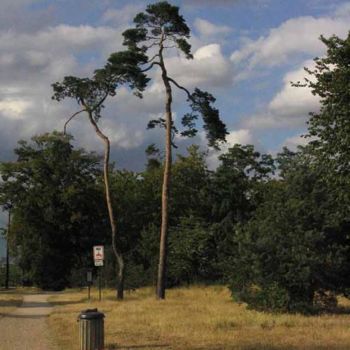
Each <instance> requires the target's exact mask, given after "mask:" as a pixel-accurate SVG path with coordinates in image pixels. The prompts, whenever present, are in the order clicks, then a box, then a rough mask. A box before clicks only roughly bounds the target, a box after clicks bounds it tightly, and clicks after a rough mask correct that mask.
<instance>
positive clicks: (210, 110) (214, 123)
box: [189, 88, 227, 148]
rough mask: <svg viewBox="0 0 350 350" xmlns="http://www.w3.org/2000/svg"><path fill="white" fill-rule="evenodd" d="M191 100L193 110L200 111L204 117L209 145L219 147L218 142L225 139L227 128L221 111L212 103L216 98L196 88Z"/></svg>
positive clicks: (204, 126)
mask: <svg viewBox="0 0 350 350" xmlns="http://www.w3.org/2000/svg"><path fill="white" fill-rule="evenodd" d="M189 100H190V102H191V107H192V110H193V111H194V112H199V113H200V114H201V115H202V117H203V122H204V125H203V128H204V130H205V131H206V135H207V139H208V145H209V146H210V147H214V148H218V143H219V142H223V141H225V137H226V135H227V130H226V126H225V124H224V123H223V122H222V121H221V120H220V117H219V111H218V110H217V109H216V108H214V107H213V106H212V105H211V104H212V103H214V102H215V98H214V97H213V96H212V95H211V94H209V93H208V92H205V91H201V90H200V89H198V88H196V89H195V91H194V93H193V94H192V95H191V98H190V99H189Z"/></svg>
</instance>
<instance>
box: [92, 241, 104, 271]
mask: <svg viewBox="0 0 350 350" xmlns="http://www.w3.org/2000/svg"><path fill="white" fill-rule="evenodd" d="M103 248H104V247H103V245H95V246H94V262H95V266H103V260H104V249H103Z"/></svg>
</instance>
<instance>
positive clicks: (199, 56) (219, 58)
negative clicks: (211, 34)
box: [167, 43, 232, 88]
mask: <svg viewBox="0 0 350 350" xmlns="http://www.w3.org/2000/svg"><path fill="white" fill-rule="evenodd" d="M193 57H194V58H193V60H187V59H185V58H183V57H171V58H169V59H168V60H167V67H168V71H169V74H170V75H171V76H172V77H173V78H175V79H176V80H177V81H178V83H180V84H181V85H184V86H187V87H189V88H190V87H194V86H199V87H203V86H204V87H208V86H210V87H211V88H213V87H225V86H230V85H231V84H232V71H231V63H230V61H229V60H228V59H226V58H225V57H224V55H223V54H222V52H221V46H220V45H219V44H217V43H214V44H210V45H205V46H202V47H200V48H199V49H198V50H197V51H195V52H194V54H193Z"/></svg>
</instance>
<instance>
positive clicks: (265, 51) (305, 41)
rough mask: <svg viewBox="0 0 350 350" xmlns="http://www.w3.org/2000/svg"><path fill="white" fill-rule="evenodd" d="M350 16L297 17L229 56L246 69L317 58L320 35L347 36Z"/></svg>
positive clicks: (319, 50) (323, 47)
mask: <svg viewBox="0 0 350 350" xmlns="http://www.w3.org/2000/svg"><path fill="white" fill-rule="evenodd" d="M349 19H350V13H348V14H345V13H344V11H343V15H342V16H339V15H336V16H334V17H322V18H315V17H311V16H308V17H298V18H292V19H289V20H287V21H285V22H283V23H282V24H281V25H280V26H279V27H276V28H272V29H271V30H270V32H269V34H268V35H267V36H261V37H260V38H258V39H257V40H246V42H245V44H244V45H243V47H242V48H240V49H239V50H236V51H234V52H233V53H232V55H231V61H232V62H233V63H234V64H235V65H239V64H242V65H244V66H245V67H246V70H248V71H249V70H252V69H253V68H254V67H256V66H261V65H266V66H276V65H279V64H283V63H286V62H289V61H290V60H291V59H293V57H295V56H296V55H303V54H305V55H308V56H311V55H312V56H316V55H321V54H323V52H324V51H325V46H324V44H323V43H322V42H321V41H320V40H319V37H320V35H321V34H322V35H324V36H326V37H328V36H331V35H333V34H335V35H338V36H340V37H344V36H346V35H347V32H348V30H349Z"/></svg>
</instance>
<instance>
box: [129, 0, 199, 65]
mask: <svg viewBox="0 0 350 350" xmlns="http://www.w3.org/2000/svg"><path fill="white" fill-rule="evenodd" d="M134 23H135V25H136V28H133V29H128V30H126V31H125V32H124V33H123V36H124V45H126V46H128V47H129V49H131V50H135V49H136V50H137V49H138V50H141V51H146V50H147V45H146V42H148V41H153V40H154V39H158V38H160V37H161V36H162V35H164V36H165V39H166V40H169V41H171V42H172V43H173V44H176V46H177V47H178V48H179V49H180V50H181V51H182V52H183V53H185V55H186V57H187V58H192V55H191V46H190V44H189V43H188V42H187V40H186V39H185V38H189V36H190V29H189V28H188V26H187V24H186V22H185V20H184V18H183V17H182V16H181V15H180V14H179V8H178V7H177V6H172V5H170V4H169V3H168V2H166V1H163V2H158V3H155V4H152V5H148V6H147V8H146V12H145V13H144V12H141V13H139V14H138V15H136V17H135V18H134ZM143 42H145V46H141V47H139V48H138V46H137V44H139V43H143Z"/></svg>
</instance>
